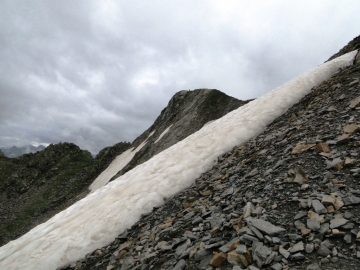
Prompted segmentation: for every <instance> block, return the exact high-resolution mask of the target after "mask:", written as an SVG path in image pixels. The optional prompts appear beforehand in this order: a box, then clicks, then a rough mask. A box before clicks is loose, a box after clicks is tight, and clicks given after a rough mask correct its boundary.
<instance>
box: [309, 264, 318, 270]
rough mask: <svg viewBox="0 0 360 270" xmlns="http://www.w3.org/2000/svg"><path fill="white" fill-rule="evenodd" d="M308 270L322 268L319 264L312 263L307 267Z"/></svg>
mask: <svg viewBox="0 0 360 270" xmlns="http://www.w3.org/2000/svg"><path fill="white" fill-rule="evenodd" d="M306 270H320V267H319V265H318V264H317V263H312V264H309V265H308V266H307V267H306Z"/></svg>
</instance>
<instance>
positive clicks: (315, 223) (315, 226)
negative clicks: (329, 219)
mask: <svg viewBox="0 0 360 270" xmlns="http://www.w3.org/2000/svg"><path fill="white" fill-rule="evenodd" d="M306 225H307V227H308V228H309V229H310V230H312V231H318V230H320V221H319V220H316V219H308V220H306Z"/></svg>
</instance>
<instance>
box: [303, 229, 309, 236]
mask: <svg viewBox="0 0 360 270" xmlns="http://www.w3.org/2000/svg"><path fill="white" fill-rule="evenodd" d="M309 233H311V230H310V229H308V228H301V234H302V235H303V236H305V235H308V234H309Z"/></svg>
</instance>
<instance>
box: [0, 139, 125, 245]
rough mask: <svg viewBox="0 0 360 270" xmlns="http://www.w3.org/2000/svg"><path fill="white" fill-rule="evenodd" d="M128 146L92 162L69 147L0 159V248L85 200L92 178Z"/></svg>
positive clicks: (109, 150) (84, 153)
mask: <svg viewBox="0 0 360 270" xmlns="http://www.w3.org/2000/svg"><path fill="white" fill-rule="evenodd" d="M129 145H130V144H127V143H120V144H117V145H114V146H113V147H108V148H105V149H103V150H102V151H101V152H100V153H99V154H98V155H97V156H96V158H95V159H93V158H92V157H91V154H90V153H89V152H88V151H84V150H81V149H80V148H79V147H78V146H76V145H74V144H71V143H59V144H56V145H49V146H48V147H47V148H46V149H45V150H43V151H41V152H38V153H35V154H26V155H23V156H20V157H18V158H7V157H5V156H4V155H3V156H1V155H0V245H3V244H5V243H6V242H8V241H9V240H12V239H15V238H17V237H19V236H20V235H22V234H24V233H25V232H26V231H28V230H30V229H31V228H33V227H34V226H36V225H38V224H40V223H42V222H44V221H46V220H47V219H48V218H50V217H51V216H52V215H54V214H56V213H57V212H59V211H61V210H63V209H65V208H67V207H68V206H70V205H71V204H73V203H74V202H75V201H77V200H79V199H80V198H81V197H83V196H85V195H86V194H87V188H88V186H89V184H90V183H91V182H92V181H93V180H94V179H95V177H97V175H98V174H99V173H100V172H101V171H103V170H104V169H105V168H106V167H107V166H108V165H109V164H110V162H111V161H112V160H113V159H114V158H115V157H116V155H118V154H119V153H121V152H123V151H125V150H126V149H127V148H128V147H129Z"/></svg>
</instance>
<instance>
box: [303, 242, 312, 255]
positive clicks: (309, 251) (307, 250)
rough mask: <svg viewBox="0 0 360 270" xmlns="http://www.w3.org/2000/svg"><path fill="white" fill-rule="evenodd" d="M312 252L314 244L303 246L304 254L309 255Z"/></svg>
mask: <svg viewBox="0 0 360 270" xmlns="http://www.w3.org/2000/svg"><path fill="white" fill-rule="evenodd" d="M313 251H314V244H313V243H308V244H306V245H305V252H306V253H311V252H313Z"/></svg>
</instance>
